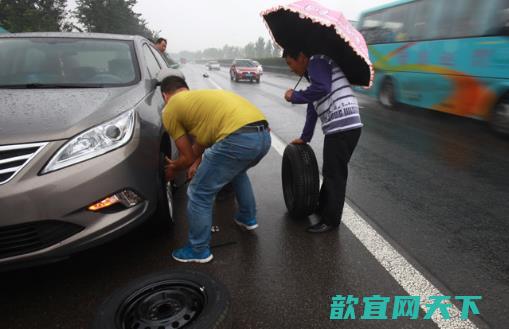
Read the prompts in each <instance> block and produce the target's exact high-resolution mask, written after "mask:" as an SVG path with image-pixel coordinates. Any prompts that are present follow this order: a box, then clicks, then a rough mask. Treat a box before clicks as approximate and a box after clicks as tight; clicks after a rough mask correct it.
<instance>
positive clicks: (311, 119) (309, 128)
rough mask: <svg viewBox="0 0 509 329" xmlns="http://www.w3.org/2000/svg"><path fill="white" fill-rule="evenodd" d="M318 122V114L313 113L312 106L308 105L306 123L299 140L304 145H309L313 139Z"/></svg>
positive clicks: (313, 108)
mask: <svg viewBox="0 0 509 329" xmlns="http://www.w3.org/2000/svg"><path fill="white" fill-rule="evenodd" d="M317 120H318V114H317V113H316V111H315V107H314V106H313V104H311V103H309V104H308V107H307V109H306V123H305V124H304V128H303V129H302V134H301V135H300V139H301V140H302V141H304V142H306V143H309V142H310V141H311V139H312V138H313V133H314V132H315V126H316V121H317Z"/></svg>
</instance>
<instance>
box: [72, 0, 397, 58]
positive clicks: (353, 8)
mask: <svg viewBox="0 0 509 329" xmlns="http://www.w3.org/2000/svg"><path fill="white" fill-rule="evenodd" d="M392 1H393V0H319V1H318V2H320V3H321V4H322V5H324V6H325V7H328V8H331V9H335V10H339V11H341V12H342V13H343V14H344V15H345V16H346V18H348V19H350V20H357V18H358V17H359V14H360V13H361V12H362V11H363V10H366V9H369V8H372V7H374V6H378V5H382V4H385V3H389V2H392ZM73 2H74V1H72V0H71V1H70V4H71V7H74V6H73ZM290 2H292V1H291V0H290V1H284V0H283V1H282V0H180V1H175V0H138V3H137V5H136V6H135V7H134V11H135V12H137V13H140V14H142V16H143V18H144V19H145V20H146V21H147V22H148V26H149V28H150V29H152V30H156V31H161V32H160V35H161V36H162V37H164V38H166V39H168V49H167V50H166V51H168V52H171V53H175V52H179V51H181V50H190V51H196V50H203V49H205V48H211V47H214V48H222V47H223V46H224V45H225V44H228V45H230V46H241V47H243V46H245V45H246V44H247V43H249V42H254V41H256V39H258V37H260V36H261V37H264V38H265V39H268V38H270V35H269V33H268V32H267V29H266V27H265V24H264V23H263V20H262V18H261V17H260V15H259V13H260V12H261V11H262V10H265V9H268V8H270V7H272V6H274V5H279V4H288V3H290Z"/></svg>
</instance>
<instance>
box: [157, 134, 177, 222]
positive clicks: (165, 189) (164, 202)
mask: <svg viewBox="0 0 509 329" xmlns="http://www.w3.org/2000/svg"><path fill="white" fill-rule="evenodd" d="M170 145H171V144H170V142H169V141H168V142H167V143H166V142H163V143H162V145H161V150H160V151H159V193H158V202H157V211H156V217H157V218H158V219H161V220H163V221H165V222H166V223H168V224H172V223H173V222H174V217H173V214H174V205H173V200H174V199H173V196H174V195H175V189H174V188H173V185H172V184H171V183H166V181H165V178H164V176H165V175H164V167H165V164H166V163H165V160H164V158H165V157H171V146H170Z"/></svg>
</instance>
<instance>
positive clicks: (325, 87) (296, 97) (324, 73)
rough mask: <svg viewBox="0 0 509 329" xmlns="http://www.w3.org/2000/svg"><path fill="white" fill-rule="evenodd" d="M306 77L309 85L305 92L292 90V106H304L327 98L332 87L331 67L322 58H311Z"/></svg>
mask: <svg viewBox="0 0 509 329" xmlns="http://www.w3.org/2000/svg"><path fill="white" fill-rule="evenodd" d="M307 71H308V75H309V80H310V83H311V84H310V85H309V87H308V88H307V89H305V90H294V91H293V93H292V95H291V98H290V101H291V102H292V103H293V104H306V103H311V102H314V101H317V100H319V99H320V98H322V97H324V96H327V94H329V93H330V91H331V85H332V66H331V64H329V61H328V60H327V59H324V58H313V59H312V60H310V61H309V65H308V70H307Z"/></svg>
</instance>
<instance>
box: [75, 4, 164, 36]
mask: <svg viewBox="0 0 509 329" xmlns="http://www.w3.org/2000/svg"><path fill="white" fill-rule="evenodd" d="M136 2H137V0H77V1H76V3H77V8H76V11H75V17H76V18H77V19H78V21H79V22H80V24H81V25H83V27H84V28H85V30H86V31H88V32H97V33H115V34H134V35H141V36H144V37H146V38H148V39H151V40H155V39H157V37H158V32H155V31H152V30H150V29H149V28H148V27H147V22H146V21H145V20H144V19H143V18H141V14H138V13H135V12H134V11H133V7H134V6H135V5H136Z"/></svg>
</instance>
